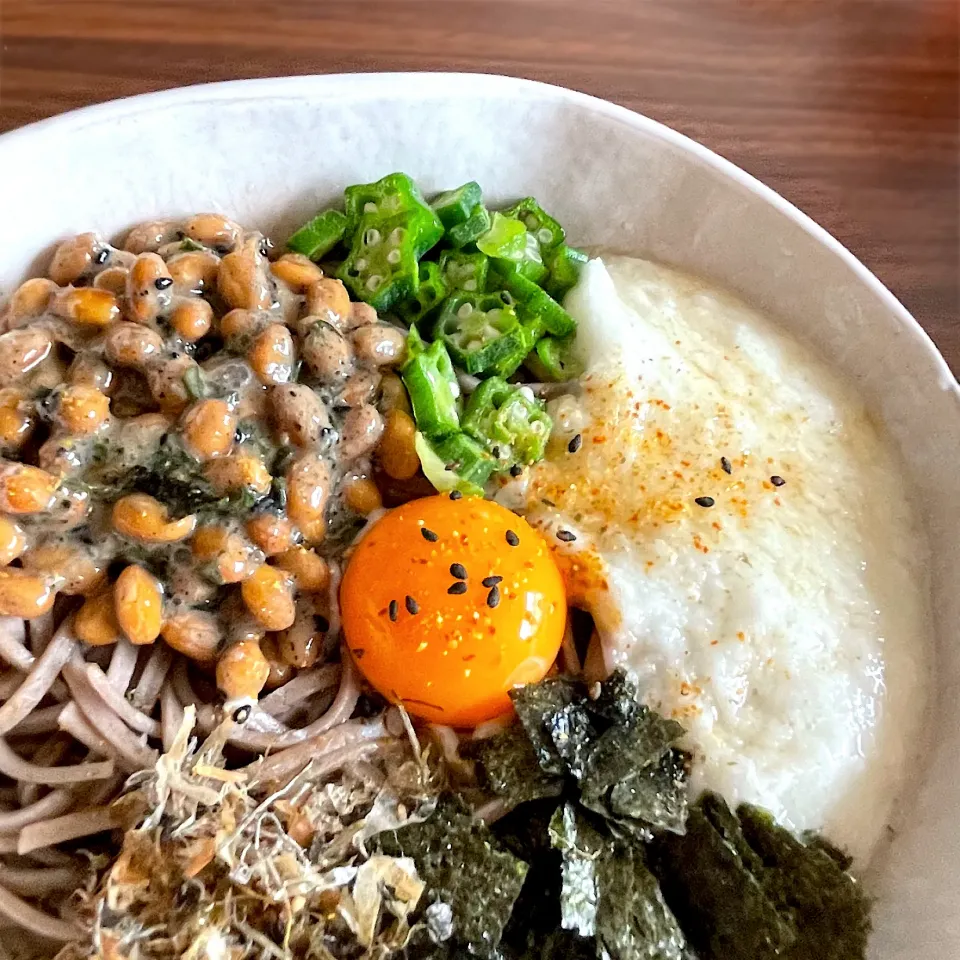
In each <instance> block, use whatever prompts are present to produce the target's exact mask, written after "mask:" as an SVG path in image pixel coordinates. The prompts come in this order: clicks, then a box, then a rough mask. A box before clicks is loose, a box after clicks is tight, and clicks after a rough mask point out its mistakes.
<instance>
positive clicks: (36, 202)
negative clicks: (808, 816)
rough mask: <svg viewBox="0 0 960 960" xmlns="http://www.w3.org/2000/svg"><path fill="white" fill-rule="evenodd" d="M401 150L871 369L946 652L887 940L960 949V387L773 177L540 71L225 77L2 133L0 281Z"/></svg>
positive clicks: (325, 190) (333, 185)
mask: <svg viewBox="0 0 960 960" xmlns="http://www.w3.org/2000/svg"><path fill="white" fill-rule="evenodd" d="M393 170H405V171H407V172H409V173H410V174H412V175H413V176H415V177H416V178H417V180H418V181H419V182H420V183H421V184H423V186H424V187H425V188H426V189H427V190H432V189H441V188H446V187H450V186H454V185H456V184H459V183H461V182H463V181H465V180H468V179H475V180H478V181H479V182H480V183H481V184H482V185H483V187H484V189H485V191H487V192H488V193H489V194H490V195H491V196H492V197H493V198H494V199H495V200H497V199H502V200H507V199H510V198H514V197H517V196H524V195H527V194H531V193H532V194H535V195H536V196H537V198H538V199H539V200H540V201H541V202H542V203H543V204H544V206H546V207H547V208H548V209H550V210H551V211H553V212H555V214H556V216H557V217H558V218H559V219H560V220H561V221H562V222H563V223H564V224H565V226H566V227H567V230H568V233H569V234H570V236H571V237H572V238H573V239H574V241H575V242H576V243H578V244H580V245H584V246H590V245H596V246H603V247H609V248H614V249H616V250H620V251H622V252H625V253H631V254H636V255H642V256H647V257H652V258H655V259H659V260H661V261H664V262H666V263H669V264H673V265H676V266H679V267H682V268H685V269H687V270H690V271H693V272H695V273H699V274H701V275H703V276H706V277H708V278H711V279H713V280H715V281H717V282H719V283H720V284H722V285H724V286H726V287H729V288H732V289H733V290H735V291H737V292H738V293H739V294H741V295H742V296H743V297H744V298H745V299H746V300H747V301H748V302H750V303H752V304H753V305H755V306H757V307H759V308H761V309H764V310H766V311H768V312H769V313H771V314H772V315H773V316H775V317H776V318H778V319H779V320H780V321H781V322H782V323H783V325H784V326H785V327H786V328H788V329H789V330H791V331H793V332H794V333H795V334H797V335H799V336H800V337H802V338H803V339H805V340H807V341H808V342H810V343H811V344H812V345H813V346H814V347H815V349H817V350H818V351H819V352H820V353H821V354H822V355H824V356H826V357H827V358H828V359H829V360H830V362H831V363H832V364H834V365H835V366H836V367H838V368H839V369H840V370H841V371H843V373H844V374H846V376H848V377H850V378H851V379H852V380H854V381H855V382H856V383H857V385H858V386H859V388H860V390H861V392H862V394H863V396H864V397H865V399H866V401H867V403H868V405H869V407H870V408H871V410H872V411H873V413H874V414H875V416H876V417H877V419H878V420H880V421H882V423H883V424H884V425H885V427H886V429H887V430H888V431H889V433H890V435H891V436H892V437H893V438H894V440H895V442H896V443H897V444H898V445H899V448H900V450H901V452H902V454H903V459H904V461H905V464H906V469H907V471H908V473H909V475H910V477H911V479H912V489H913V491H914V495H915V497H916V501H917V504H918V506H919V508H920V510H921V511H922V514H923V516H924V518H925V520H926V523H927V527H928V530H929V533H930V539H931V547H932V553H933V564H932V580H933V586H932V589H933V610H934V619H935V632H936V638H935V643H936V654H935V656H936V664H937V667H936V674H937V676H936V683H935V686H936V690H935V700H936V702H935V704H934V707H933V711H932V712H933V716H932V717H931V720H930V732H931V737H930V739H931V741H932V742H933V747H932V750H931V753H930V755H929V756H925V755H924V752H923V751H922V750H921V749H920V745H919V744H918V752H917V757H916V760H915V763H916V770H917V777H916V778H915V780H916V791H915V793H914V795H912V796H911V797H910V798H909V801H910V802H909V809H907V810H905V815H904V817H903V823H902V824H901V825H900V826H899V827H898V830H897V834H896V836H895V838H894V840H893V843H892V845H891V847H890V849H889V850H888V853H887V855H886V857H885V858H884V863H883V865H882V869H881V871H880V876H879V878H878V880H877V887H876V890H877V894H878V904H877V909H876V913H875V935H874V937H873V942H872V955H873V956H874V957H877V958H879V957H883V958H903V960H914V958H920V957H921V956H923V957H926V956H929V955H933V956H938V957H945V956H948V955H951V956H952V955H957V954H955V953H953V951H956V950H960V948H958V946H957V945H958V944H960V865H958V864H960V776H957V775H955V771H958V770H960V643H958V626H957V625H958V623H960V590H957V589H956V587H955V583H956V581H957V579H958V575H960V553H958V544H960V535H958V534H960V511H958V509H957V504H958V503H960V471H958V470H957V460H958V455H957V451H958V450H960V402H958V397H960V394H958V388H957V384H956V382H955V381H954V380H953V378H952V376H951V375H950V373H949V371H948V369H947V367H946V365H945V363H944V362H943V360H942V359H941V358H940V357H939V355H938V354H937V353H936V351H935V349H934V348H933V345H932V344H931V343H930V341H929V339H928V338H927V337H926V336H925V335H924V334H923V332H922V331H921V330H920V328H919V327H918V326H917V325H916V323H915V322H914V321H913V320H912V319H911V318H910V317H909V315H908V314H907V313H906V311H905V310H904V309H903V308H902V307H901V306H900V305H899V304H898V303H897V302H896V301H895V300H894V298H893V297H892V296H891V295H890V294H889V293H888V292H887V291H886V290H885V289H884V288H883V287H882V286H881V285H880V284H879V282H878V281H876V280H875V279H874V278H873V277H872V276H871V275H870V274H869V273H868V272H867V271H866V269H865V268H864V267H862V266H861V265H860V264H859V263H858V262H857V261H856V260H854V258H853V257H852V256H850V254H848V253H847V252H846V251H845V250H843V248H842V247H840V245H839V244H838V243H836V241H834V240H832V239H831V238H830V237H829V236H828V235H827V234H825V233H824V232H823V231H822V230H821V229H820V228H818V227H816V226H815V225H814V224H812V222H811V221H809V220H808V219H807V218H806V217H804V216H803V215H802V214H799V213H798V212H797V211H796V210H795V209H794V208H792V207H791V206H790V205H789V204H787V203H786V202H785V201H783V200H782V199H781V198H779V197H778V196H777V195H776V194H774V193H772V191H770V190H768V189H767V188H765V187H763V186H761V185H760V184H759V183H757V182H756V181H755V180H753V179H751V178H750V177H748V176H747V175H746V174H744V173H742V172H741V171H739V170H737V169H736V168H735V167H733V166H732V165H730V164H728V163H726V162H725V161H723V160H720V159H719V158H717V157H716V156H715V155H713V154H711V153H710V152H709V151H707V150H705V149H704V148H702V147H700V146H698V145H697V144H694V143H692V142H691V141H689V140H687V139H685V138H684V137H681V136H680V135H678V134H676V133H674V132H673V131H670V130H668V129H666V128H664V127H662V126H660V125H659V124H656V123H654V122H653V121H650V120H647V119H645V118H643V117H640V116H637V115H636V114H632V113H630V112H628V111H626V110H624V109H621V108H619V107H614V106H612V105H610V104H606V103H602V102H601V101H597V100H593V99H591V98H589V97H585V96H583V95H581V94H575V93H571V92H569V91H564V90H560V89H557V88H553V87H547V86H543V85H540V84H535V83H530V82H527V81H519V80H511V79H506V78H500V77H478V76H465V75H430V74H399V75H365V76H333V77H302V78H289V79H283V80H265V81H241V82H238V83H232V84H216V85H213V86H208V87H196V88H188V89H184V90H180V91H172V92H170V93H164V94H154V95H150V96H147V97H138V98H134V99H132V100H128V101H120V102H118V103H114V104H107V105H104V106H102V107H94V108H91V109H88V110H83V111H79V112H78V113H75V114H70V115H67V116H66V117H63V118H57V119H54V120H52V121H46V122H44V123H41V124H38V125H35V126H34V127H30V128H26V129H25V130H22V131H17V132H15V133H13V134H9V135H7V136H6V137H3V138H0V174H2V176H0V222H2V223H3V224H4V225H5V228H6V235H5V241H4V245H3V248H2V249H0V293H8V292H9V291H10V290H11V289H12V288H13V287H14V286H15V285H16V283H17V282H19V281H20V280H21V279H22V278H23V276H25V275H26V274H27V272H28V271H29V270H30V269H31V268H33V267H35V266H37V265H38V264H39V263H41V262H42V261H39V260H37V254H38V252H40V251H44V250H48V249H49V247H50V245H51V244H52V243H53V242H54V241H56V240H57V239H58V238H61V237H63V236H65V235H68V234H71V233H75V232H79V231H82V230H90V229H94V230H99V231H101V232H103V233H105V234H107V235H111V234H114V233H116V232H117V231H119V230H121V229H123V228H124V227H126V226H128V225H130V224H132V223H134V222H136V221H139V220H144V219H147V218H151V217H165V216H169V215H175V214H182V213H188V212H194V211H200V210H217V211H222V212H224V213H228V214H229V215H231V216H233V217H235V218H237V219H238V220H240V221H241V222H243V223H245V224H250V225H257V226H260V227H261V228H262V229H264V230H265V231H266V232H268V233H270V234H272V235H273V236H275V237H277V238H280V239H282V238H283V237H285V236H286V234H287V233H288V232H289V231H290V230H291V229H292V228H293V227H294V226H296V225H297V224H298V223H299V222H301V221H302V220H304V219H305V218H306V217H307V216H309V215H311V214H312V213H314V212H315V211H316V210H317V209H318V208H319V207H321V206H322V205H323V204H325V203H327V202H328V201H333V200H335V199H336V198H337V196H338V195H339V193H340V191H341V190H342V188H343V186H344V185H346V184H348V183H357V182H361V181H367V180H374V179H376V178H378V177H380V176H382V175H384V174H386V173H389V172H391V171H393ZM921 774H922V782H921ZM950 943H953V944H954V948H953V950H951V949H950V948H949V947H948V945H949V944H950ZM944 947H947V950H946V952H944V949H943V948H944Z"/></svg>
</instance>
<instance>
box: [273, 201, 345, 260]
mask: <svg viewBox="0 0 960 960" xmlns="http://www.w3.org/2000/svg"><path fill="white" fill-rule="evenodd" d="M346 231H347V218H346V216H344V214H342V213H341V212H340V211H339V210H325V211H324V212H323V213H320V214H318V215H317V216H315V217H314V218H313V219H312V220H311V221H310V222H309V223H305V224H304V225H303V226H302V227H301V228H300V229H299V230H297V232H296V233H294V235H293V236H292V237H291V238H290V239H289V240H288V241H287V246H288V247H289V248H290V249H291V250H294V251H295V252H296V253H302V254H303V255H304V256H305V257H309V258H310V259H311V260H319V259H320V258H321V257H323V256H325V255H326V254H328V253H329V252H330V251H331V250H332V249H333V248H334V247H335V246H336V245H337V244H338V243H339V242H340V241H341V240H342V239H343V237H344V234H345V233H346Z"/></svg>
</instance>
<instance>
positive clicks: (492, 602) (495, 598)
mask: <svg viewBox="0 0 960 960" xmlns="http://www.w3.org/2000/svg"><path fill="white" fill-rule="evenodd" d="M499 605H500V588H499V587H491V588H490V592H489V593H488V594H487V606H488V607H491V608H493V607H496V606H499Z"/></svg>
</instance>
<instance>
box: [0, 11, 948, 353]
mask: <svg viewBox="0 0 960 960" xmlns="http://www.w3.org/2000/svg"><path fill="white" fill-rule="evenodd" d="M958 14H960V5H958V4H957V0H380V2H370V0H350V2H344V0H273V2H270V0H153V2H151V0H59V2H57V0H0V44H2V47H0V131H2V130H5V129H10V128H12V127H16V126H19V125H21V124H25V123H29V122H30V121H32V120H37V119H40V118H41V117H46V116H50V115H51V114H55V113H59V112H61V111H63V110H69V109H72V108H74V107H79V106H83V105H85V104H89V103H94V102H97V101H101V100H108V99H111V98H114V97H125V96H130V95H131V94H136V93H142V92H144V91H148V90H159V89H162V88H165V87H173V86H178V85H181V84H188V83H197V82H201V81H207V80H225V79H232V78H237V77H261V76H276V75H283V74H298V73H332V72H343V71H368V70H467V71H482V72H492V73H505V74H513V75H516V76H523V77H532V78H535V79H538V80H545V81H548V82H551V83H557V84H563V85H565V86H569V87H574V88H576V89H579V90H584V91H587V92H588V93H592V94H595V95H597V96H600V97H605V98H607V99H609V100H614V101H616V102H618V103H622V104H625V105H626V106H628V107H631V108H632V109H634V110H638V111H640V112H641V113H645V114H647V115H648V116H650V117H654V118H655V119H657V120H661V121H663V122H664V123H667V124H669V125H670V126H672V127H674V128H676V129H677V130H680V131H682V132H683V133H686V134H689V135H690V136H692V137H694V138H695V139H697V140H699V141H701V142H702V143H704V144H706V145H707V146H708V147H711V148H712V149H714V150H716V151H717V152H719V153H720V154H722V155H723V156H725V157H728V158H729V159H731V160H733V161H734V162H735V163H737V164H739V165H740V166H741V167H743V168H744V169H746V170H748V171H749V172H750V173H752V174H754V175H755V176H757V177H759V178H760V179H761V180H763V181H765V182H766V183H768V184H769V185H770V186H772V187H773V188H774V189H775V190H777V191H779V192H780V193H781V194H783V195H784V196H785V197H787V198H788V199H789V200H791V201H793V202H794V203H795V204H797V205H798V206H799V207H800V208H801V209H802V210H804V211H806V212H807V213H808V214H810V215H811V216H812V217H813V218H814V219H815V220H817V221H819V222H820V223H821V224H823V226H825V227H826V228H827V229H828V230H829V231H830V232H831V233H833V234H834V236H836V237H837V238H838V239H839V240H841V241H842V242H843V243H844V244H846V245H847V246H848V247H849V248H850V249H851V250H852V251H853V252H854V253H855V254H856V255H857V256H858V257H860V259H861V260H863V262H864V263H866V264H867V266H869V267H870V268H871V269H873V270H874V271H875V272H876V274H877V275H878V276H879V277H880V278H881V280H883V281H884V282H885V283H886V284H887V286H888V287H889V288H890V289H891V290H892V291H893V292H894V293H895V294H896V295H897V296H898V297H899V298H900V299H901V300H902V301H903V303H904V304H906V306H907V307H908V308H909V309H910V310H911V311H913V313H914V315H915V316H916V317H917V319H918V320H920V322H921V323H922V324H924V326H925V327H926V328H927V330H928V331H929V332H930V333H931V334H932V336H933V337H934V339H935V340H936V341H937V343H938V344H939V346H940V348H941V349H942V350H943V352H944V353H945V355H946V356H947V359H948V360H949V361H950V362H951V364H952V366H953V368H954V370H956V371H960V309H958V306H960V280H958V277H960V172H958V151H960V135H958V124H960V105H958V100H960V69H958V59H960V55H958ZM4 173H5V175H9V172H6V171H5V172H4ZM13 175H15V172H13Z"/></svg>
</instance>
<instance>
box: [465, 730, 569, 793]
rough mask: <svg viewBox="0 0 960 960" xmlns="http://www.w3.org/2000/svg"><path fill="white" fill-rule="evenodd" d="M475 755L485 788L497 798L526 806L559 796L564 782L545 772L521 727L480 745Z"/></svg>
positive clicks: (478, 744) (480, 742)
mask: <svg viewBox="0 0 960 960" xmlns="http://www.w3.org/2000/svg"><path fill="white" fill-rule="evenodd" d="M475 753H476V755H477V759H478V760H479V761H480V767H481V770H482V772H483V778H484V780H485V781H486V785H487V786H488V787H489V788H490V790H492V791H493V792H494V793H495V794H496V795H497V796H498V797H508V798H510V800H512V801H513V802H514V803H523V802H525V801H528V800H537V799H540V798H541V797H549V796H558V795H559V793H560V790H561V788H562V780H561V779H560V778H559V777H556V776H553V775H552V774H549V773H546V772H545V771H544V770H543V768H542V767H541V766H540V763H539V760H538V757H537V754H536V753H535V752H534V749H533V746H532V745H531V743H530V738H529V737H528V736H527V734H526V731H525V730H524V729H523V728H522V727H520V726H518V725H514V726H512V727H510V728H509V729H507V730H505V731H504V732H503V733H500V734H497V736H495V737H489V738H487V739H485V740H480V741H478V743H477V746H476V749H475Z"/></svg>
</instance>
